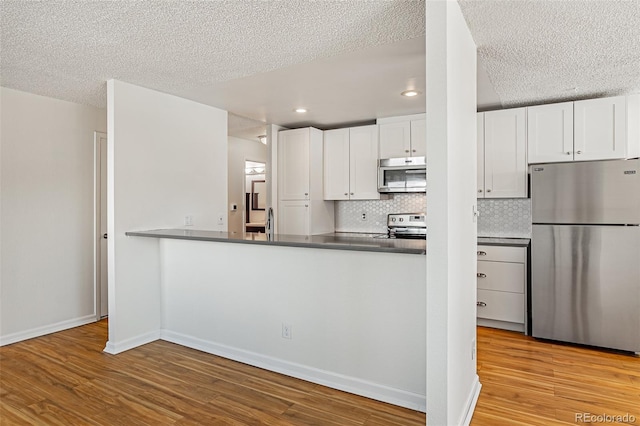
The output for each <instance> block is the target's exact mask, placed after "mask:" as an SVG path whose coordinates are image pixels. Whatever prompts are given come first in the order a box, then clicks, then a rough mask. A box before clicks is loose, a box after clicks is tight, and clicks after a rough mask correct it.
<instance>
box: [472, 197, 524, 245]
mask: <svg viewBox="0 0 640 426" xmlns="http://www.w3.org/2000/svg"><path fill="white" fill-rule="evenodd" d="M478 212H479V213H480V216H479V217H478V236H479V237H512V238H531V199H530V198H500V199H498V198H496V199H491V200H478Z"/></svg>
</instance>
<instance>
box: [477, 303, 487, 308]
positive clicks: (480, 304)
mask: <svg viewBox="0 0 640 426" xmlns="http://www.w3.org/2000/svg"><path fill="white" fill-rule="evenodd" d="M476 305H477V306H482V307H485V306H487V304H486V303H484V302H476Z"/></svg>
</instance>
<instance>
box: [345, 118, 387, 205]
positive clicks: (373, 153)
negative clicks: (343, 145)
mask: <svg viewBox="0 0 640 426" xmlns="http://www.w3.org/2000/svg"><path fill="white" fill-rule="evenodd" d="M349 135H350V149H349V159H350V160H349V169H350V173H349V175H350V176H349V182H350V185H349V187H350V192H349V198H350V199H351V200H379V199H380V193H379V192H378V128H377V126H375V125H374V126H362V127H353V128H351V129H349Z"/></svg>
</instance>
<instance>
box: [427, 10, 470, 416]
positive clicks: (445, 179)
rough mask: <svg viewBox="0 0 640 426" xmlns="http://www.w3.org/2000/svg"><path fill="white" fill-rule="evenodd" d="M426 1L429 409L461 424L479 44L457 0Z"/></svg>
mask: <svg viewBox="0 0 640 426" xmlns="http://www.w3.org/2000/svg"><path fill="white" fill-rule="evenodd" d="M426 6H427V13H426V17H427V25H426V28H427V32H426V46H427V87H426V93H427V94H428V96H427V174H428V176H427V184H428V188H427V194H428V198H429V202H428V203H427V220H428V221H429V223H428V224H427V228H428V229H429V249H428V250H427V417H428V419H429V425H458V424H463V423H465V422H468V421H469V420H470V417H469V415H470V414H471V413H472V412H473V407H474V406H475V401H476V398H477V396H478V393H479V390H480V385H479V382H478V376H477V374H476V361H475V359H474V357H475V355H474V343H475V338H476V305H475V301H476V277H475V274H476V241H477V240H476V238H477V233H476V223H475V220H474V216H473V209H474V206H475V204H476V193H475V191H476V186H475V185H476V172H475V170H476V164H477V162H476V137H477V134H476V121H475V120H476V46H475V44H474V42H473V39H472V38H471V34H470V33H469V30H468V28H467V25H466V23H465V21H464V18H463V16H462V13H461V11H460V7H459V5H458V3H457V2H455V1H427V2H426ZM434 182H435V184H433V183H434ZM430 224H433V226H431V225H430Z"/></svg>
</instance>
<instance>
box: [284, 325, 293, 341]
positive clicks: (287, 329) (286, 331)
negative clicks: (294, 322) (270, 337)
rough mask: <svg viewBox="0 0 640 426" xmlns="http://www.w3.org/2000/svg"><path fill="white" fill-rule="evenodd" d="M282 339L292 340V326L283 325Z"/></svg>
mask: <svg viewBox="0 0 640 426" xmlns="http://www.w3.org/2000/svg"><path fill="white" fill-rule="evenodd" d="M282 338H283V339H291V324H285V323H282Z"/></svg>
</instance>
